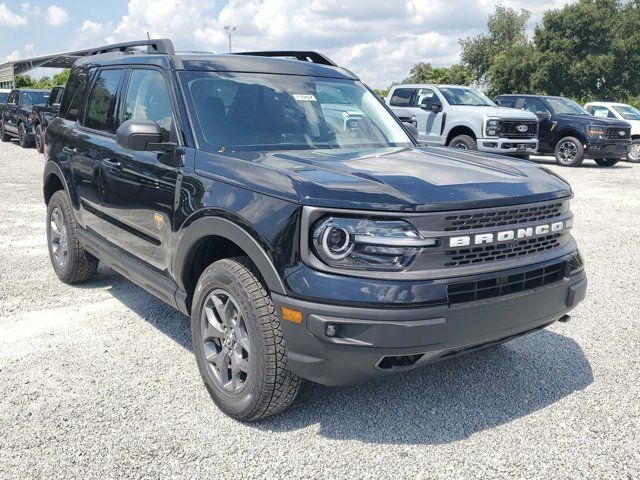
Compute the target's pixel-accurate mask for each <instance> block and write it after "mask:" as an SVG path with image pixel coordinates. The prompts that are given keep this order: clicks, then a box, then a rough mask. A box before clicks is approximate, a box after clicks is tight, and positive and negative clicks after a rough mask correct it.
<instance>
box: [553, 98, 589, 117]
mask: <svg viewBox="0 0 640 480" xmlns="http://www.w3.org/2000/svg"><path fill="white" fill-rule="evenodd" d="M545 100H546V101H547V103H548V104H549V105H550V106H551V108H552V109H553V112H554V113H555V114H565V115H588V116H591V114H590V113H589V112H587V111H586V110H585V109H584V108H582V107H581V106H580V105H578V104H577V103H576V102H574V101H573V100H569V99H568V98H554V97H546V98H545Z"/></svg>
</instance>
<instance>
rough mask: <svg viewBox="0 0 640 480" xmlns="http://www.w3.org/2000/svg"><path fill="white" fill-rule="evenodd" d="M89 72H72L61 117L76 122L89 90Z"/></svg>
mask: <svg viewBox="0 0 640 480" xmlns="http://www.w3.org/2000/svg"><path fill="white" fill-rule="evenodd" d="M87 78H88V72H87V71H86V70H84V69H74V70H72V71H71V75H70V76H69V80H68V81H67V85H66V87H65V89H64V90H63V92H64V93H63V94H62V100H61V101H60V116H61V117H64V118H66V119H67V120H71V121H72V122H75V121H76V120H77V119H78V114H79V113H80V111H81V110H82V105H83V103H84V96H85V92H86V89H87Z"/></svg>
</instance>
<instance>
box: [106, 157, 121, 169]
mask: <svg viewBox="0 0 640 480" xmlns="http://www.w3.org/2000/svg"><path fill="white" fill-rule="evenodd" d="M102 163H104V164H105V165H106V166H107V167H109V168H122V162H120V161H119V160H111V159H110V158H103V159H102Z"/></svg>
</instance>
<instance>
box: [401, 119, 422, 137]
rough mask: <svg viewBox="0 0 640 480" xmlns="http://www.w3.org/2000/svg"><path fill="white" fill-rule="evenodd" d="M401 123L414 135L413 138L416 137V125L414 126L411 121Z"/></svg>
mask: <svg viewBox="0 0 640 480" xmlns="http://www.w3.org/2000/svg"><path fill="white" fill-rule="evenodd" d="M402 124H403V125H404V126H405V127H406V128H407V130H409V132H410V133H411V135H413V136H414V138H418V127H416V126H415V125H414V124H413V123H411V122H402Z"/></svg>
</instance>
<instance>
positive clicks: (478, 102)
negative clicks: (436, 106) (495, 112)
mask: <svg viewBox="0 0 640 480" xmlns="http://www.w3.org/2000/svg"><path fill="white" fill-rule="evenodd" d="M440 91H441V92H442V95H444V98H445V99H446V100H447V102H449V105H469V106H472V107H495V106H496V104H495V103H493V102H492V101H491V100H490V99H489V97H487V96H485V95H484V94H483V93H481V92H479V91H478V90H474V89H473V88H465V87H440Z"/></svg>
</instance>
